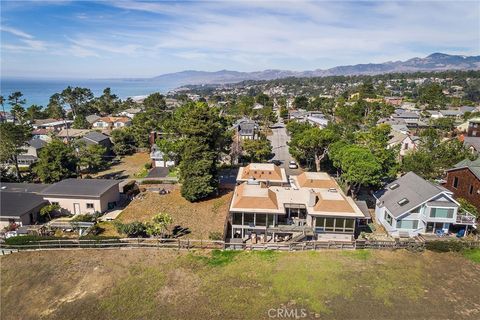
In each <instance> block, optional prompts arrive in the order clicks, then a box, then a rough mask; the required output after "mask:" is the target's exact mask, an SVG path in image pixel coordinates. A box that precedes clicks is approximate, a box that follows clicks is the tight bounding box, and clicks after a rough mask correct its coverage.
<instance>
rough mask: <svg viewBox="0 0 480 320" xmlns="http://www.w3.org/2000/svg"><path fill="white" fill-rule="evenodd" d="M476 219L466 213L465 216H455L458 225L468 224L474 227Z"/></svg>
mask: <svg viewBox="0 0 480 320" xmlns="http://www.w3.org/2000/svg"><path fill="white" fill-rule="evenodd" d="M475 221H476V218H475V216H474V215H472V214H470V213H467V214H457V221H456V223H458V224H470V225H474V224H475Z"/></svg>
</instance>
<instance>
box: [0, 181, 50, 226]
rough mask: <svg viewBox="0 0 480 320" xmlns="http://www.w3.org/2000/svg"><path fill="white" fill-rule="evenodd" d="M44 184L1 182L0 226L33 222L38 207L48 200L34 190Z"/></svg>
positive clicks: (37, 214) (39, 188)
mask: <svg viewBox="0 0 480 320" xmlns="http://www.w3.org/2000/svg"><path fill="white" fill-rule="evenodd" d="M45 187H46V185H42V184H39V185H35V184H30V183H2V184H1V189H0V228H4V227H6V226H8V225H10V224H12V223H16V224H18V225H29V224H34V223H35V222H37V220H38V216H39V212H40V209H42V208H43V207H44V206H45V205H47V204H48V202H47V201H46V200H45V199H43V197H42V196H40V195H38V194H37V193H36V192H39V191H40V190H43V189H44V188H45Z"/></svg>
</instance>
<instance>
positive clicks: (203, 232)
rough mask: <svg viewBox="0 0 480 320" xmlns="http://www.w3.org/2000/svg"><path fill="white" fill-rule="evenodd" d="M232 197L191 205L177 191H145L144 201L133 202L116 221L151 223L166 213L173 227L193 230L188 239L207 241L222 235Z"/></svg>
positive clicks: (222, 196)
mask: <svg viewBox="0 0 480 320" xmlns="http://www.w3.org/2000/svg"><path fill="white" fill-rule="evenodd" d="M231 197H232V193H231V192H230V193H225V194H223V195H221V196H219V197H216V198H212V199H208V200H204V201H200V202H195V203H191V202H188V201H187V200H185V199H184V198H183V197H182V196H181V194H180V190H179V189H178V188H175V189H174V190H173V191H172V192H171V193H169V194H166V195H160V194H158V193H154V192H146V193H145V198H143V199H136V200H134V201H132V202H131V203H130V204H129V205H128V206H127V207H126V208H125V210H123V212H122V213H121V214H120V215H119V216H118V218H117V219H118V220H119V221H122V222H132V221H135V220H137V221H150V220H151V219H152V218H153V216H154V215H156V214H158V213H160V212H166V213H168V214H169V215H170V216H171V217H172V218H173V224H172V226H176V225H179V226H181V227H182V228H188V229H189V230H190V232H191V233H190V234H189V235H187V237H190V238H193V239H208V238H209V236H210V233H211V232H219V233H221V234H223V228H224V225H225V220H226V218H227V213H228V206H229V205H230V199H231Z"/></svg>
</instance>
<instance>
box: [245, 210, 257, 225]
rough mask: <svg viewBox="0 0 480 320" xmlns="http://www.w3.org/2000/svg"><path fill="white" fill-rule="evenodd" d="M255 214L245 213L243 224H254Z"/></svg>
mask: <svg viewBox="0 0 480 320" xmlns="http://www.w3.org/2000/svg"><path fill="white" fill-rule="evenodd" d="M254 219H255V215H254V214H253V213H245V214H244V215H243V224H248V225H250V224H254Z"/></svg>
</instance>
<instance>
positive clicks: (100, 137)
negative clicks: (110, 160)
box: [82, 131, 110, 143]
mask: <svg viewBox="0 0 480 320" xmlns="http://www.w3.org/2000/svg"><path fill="white" fill-rule="evenodd" d="M82 139H83V140H90V141H93V142H97V143H98V142H102V141H104V140H108V139H110V138H109V137H108V136H106V135H104V134H103V133H100V132H97V131H91V132H89V133H87V134H86V135H84V136H83V138H82Z"/></svg>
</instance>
